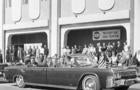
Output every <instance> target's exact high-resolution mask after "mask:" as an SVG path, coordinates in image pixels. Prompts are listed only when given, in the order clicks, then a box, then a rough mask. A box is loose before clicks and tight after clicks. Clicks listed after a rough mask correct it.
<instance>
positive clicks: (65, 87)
mask: <svg viewBox="0 0 140 90" xmlns="http://www.w3.org/2000/svg"><path fill="white" fill-rule="evenodd" d="M25 84H26V85H33V86H44V87H54V88H64V89H73V90H76V89H77V87H73V86H63V85H52V84H38V83H28V82H25Z"/></svg>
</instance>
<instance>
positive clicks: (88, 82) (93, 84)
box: [82, 75, 100, 90]
mask: <svg viewBox="0 0 140 90" xmlns="http://www.w3.org/2000/svg"><path fill="white" fill-rule="evenodd" d="M82 90H100V84H99V80H98V78H97V77H96V76H93V75H88V76H85V77H84V79H83V80H82Z"/></svg>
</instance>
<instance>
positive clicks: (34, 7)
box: [0, 0, 140, 62]
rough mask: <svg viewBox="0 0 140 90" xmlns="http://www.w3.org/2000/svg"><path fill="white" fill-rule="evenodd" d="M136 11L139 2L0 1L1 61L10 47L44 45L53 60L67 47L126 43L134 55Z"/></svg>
mask: <svg viewBox="0 0 140 90" xmlns="http://www.w3.org/2000/svg"><path fill="white" fill-rule="evenodd" d="M139 9H140V1H139V0H1V1H0V41H1V42H0V48H1V49H2V51H3V55H4V58H5V54H6V49H7V47H8V46H11V45H14V46H21V47H23V48H24V49H26V48H28V47H29V46H30V45H33V46H42V45H44V44H46V45H47V46H48V48H49V55H50V56H53V55H54V54H59V55H61V53H62V49H63V47H65V46H67V45H68V46H69V47H72V46H74V45H77V46H83V45H84V44H89V43H94V44H96V43H98V42H106V43H108V42H117V41H121V42H125V41H127V43H128V44H129V45H130V46H131V48H132V50H133V51H137V50H138V49H140V48H139V46H140V43H138V42H139V37H140V35H139V32H140V31H139V28H140V25H139V24H140V23H139V18H140V17H139V16H140V15H139V14H140V11H139ZM4 61H5V62H6V60H5V59H4Z"/></svg>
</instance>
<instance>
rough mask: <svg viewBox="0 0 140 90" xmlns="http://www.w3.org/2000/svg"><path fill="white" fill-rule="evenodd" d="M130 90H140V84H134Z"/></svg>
mask: <svg viewBox="0 0 140 90" xmlns="http://www.w3.org/2000/svg"><path fill="white" fill-rule="evenodd" d="M128 90H140V84H134V85H132V86H130V87H129V88H128Z"/></svg>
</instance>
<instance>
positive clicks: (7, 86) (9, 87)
mask: <svg viewBox="0 0 140 90" xmlns="http://www.w3.org/2000/svg"><path fill="white" fill-rule="evenodd" d="M0 90H64V89H55V88H46V87H32V86H27V87H26V88H19V87H17V86H16V84H15V83H8V82H6V81H5V80H4V79H3V78H0ZM117 90H124V88H119V89H117ZM128 90H140V84H134V85H132V86H130V87H129V88H128Z"/></svg>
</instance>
